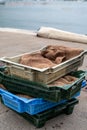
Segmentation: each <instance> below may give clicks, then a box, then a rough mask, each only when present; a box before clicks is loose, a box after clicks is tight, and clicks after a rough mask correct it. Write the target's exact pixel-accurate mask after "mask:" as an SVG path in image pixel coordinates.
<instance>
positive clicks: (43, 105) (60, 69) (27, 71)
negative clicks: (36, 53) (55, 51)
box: [0, 51, 86, 127]
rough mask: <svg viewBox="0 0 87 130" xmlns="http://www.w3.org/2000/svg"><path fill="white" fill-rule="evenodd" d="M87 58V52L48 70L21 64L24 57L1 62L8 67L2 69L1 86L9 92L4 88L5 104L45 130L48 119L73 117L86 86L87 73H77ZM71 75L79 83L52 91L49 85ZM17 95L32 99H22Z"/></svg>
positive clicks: (58, 87) (6, 59) (1, 94)
mask: <svg viewBox="0 0 87 130" xmlns="http://www.w3.org/2000/svg"><path fill="white" fill-rule="evenodd" d="M84 54H86V51H83V52H82V53H81V54H80V55H79V56H77V57H75V58H72V59H71V60H69V61H67V62H64V63H62V64H60V65H57V66H55V67H52V68H46V69H36V68H32V67H28V66H25V65H21V64H19V63H18V61H19V59H20V57H21V55H19V56H15V57H12V58H1V59H0V61H1V62H2V63H3V64H4V65H1V67H0V84H2V85H3V86H5V89H6V90H5V89H3V87H2V88H0V96H1V98H2V102H3V104H4V105H6V106H7V107H9V108H11V109H12V110H14V111H15V112H17V113H18V114H19V115H21V116H23V117H24V118H25V119H28V120H29V121H31V122H32V123H33V124H34V125H35V126H36V127H42V126H43V125H44V124H45V122H46V121H47V120H48V119H51V118H53V117H55V116H57V115H58V114H60V113H61V112H63V113H66V114H71V113H72V112H73V109H74V106H75V105H76V104H77V103H78V99H77V96H79V95H80V91H81V88H82V86H85V84H86V82H85V81H84V79H85V75H86V72H85V71H82V70H79V71H77V69H78V67H79V66H81V65H82V63H83V59H84ZM23 55H24V54H23ZM68 73H69V74H70V75H71V76H75V77H76V78H77V80H76V81H75V82H73V83H72V84H69V85H65V86H62V87H61V86H53V87H52V86H51V87H48V83H50V82H52V81H54V80H56V79H57V78H60V77H62V76H64V75H65V74H66V75H67V74H68ZM14 93H15V94H14ZM16 93H17V94H18V93H21V94H22V95H24V94H26V95H28V96H31V97H29V98H25V97H20V96H18V95H16Z"/></svg>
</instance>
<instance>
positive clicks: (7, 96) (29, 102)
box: [0, 89, 80, 115]
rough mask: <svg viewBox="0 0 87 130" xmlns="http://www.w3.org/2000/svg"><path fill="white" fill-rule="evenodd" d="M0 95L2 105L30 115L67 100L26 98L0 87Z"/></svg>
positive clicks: (77, 94)
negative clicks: (54, 100)
mask: <svg viewBox="0 0 87 130" xmlns="http://www.w3.org/2000/svg"><path fill="white" fill-rule="evenodd" d="M0 95H1V96H2V100H3V102H4V105H6V106H8V107H9V108H11V109H13V110H15V111H17V112H19V113H24V112H26V113H28V114H30V115H34V114H37V113H40V112H42V111H45V110H47V109H49V108H52V107H54V106H57V105H59V104H62V103H64V102H66V101H67V100H62V101H60V102H57V103H54V102H49V101H46V100H44V99H42V98H32V99H27V98H23V97H19V96H16V95H14V94H12V93H10V92H8V91H6V90H3V89H0ZM79 95H80V92H78V93H76V94H75V95H74V97H77V96H79ZM72 98H73V97H72Z"/></svg>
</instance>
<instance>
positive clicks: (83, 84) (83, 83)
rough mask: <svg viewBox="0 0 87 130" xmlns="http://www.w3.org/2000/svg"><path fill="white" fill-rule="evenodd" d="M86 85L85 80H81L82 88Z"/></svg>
mask: <svg viewBox="0 0 87 130" xmlns="http://www.w3.org/2000/svg"><path fill="white" fill-rule="evenodd" d="M86 85H87V81H86V80H83V82H82V88H84V87H85V86H86Z"/></svg>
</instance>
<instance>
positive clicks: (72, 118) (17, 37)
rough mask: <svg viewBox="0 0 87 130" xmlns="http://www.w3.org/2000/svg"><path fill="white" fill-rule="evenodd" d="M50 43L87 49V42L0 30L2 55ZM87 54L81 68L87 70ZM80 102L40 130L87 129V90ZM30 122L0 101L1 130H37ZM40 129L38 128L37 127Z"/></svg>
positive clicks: (11, 54)
mask: <svg viewBox="0 0 87 130" xmlns="http://www.w3.org/2000/svg"><path fill="white" fill-rule="evenodd" d="M48 44H57V45H65V46H70V47H79V48H83V49H86V50H87V44H81V43H74V42H64V41H58V40H52V39H51V40H50V39H44V38H39V37H36V36H35V35H29V34H28V35H27V34H19V33H18V34H17V33H11V32H10V33H8V32H0V57H2V56H14V55H18V54H21V53H25V52H29V51H34V50H36V49H40V48H41V47H43V46H45V45H48ZM86 59H87V56H85V59H84V63H83V66H82V67H81V68H80V69H83V70H87V60H86ZM79 101H80V102H79V104H78V105H76V106H75V109H74V112H73V114H71V115H68V116H66V115H64V114H63V115H60V116H58V117H56V118H54V119H51V120H49V121H47V122H46V124H45V126H44V127H43V128H40V129H39V130H49V129H50V130H58V129H60V130H73V129H74V130H87V92H86V91H84V90H82V91H81V96H80V97H79ZM36 129H37V128H35V127H34V126H33V125H32V124H31V123H30V122H28V121H26V120H25V119H23V118H22V117H20V116H19V115H17V114H16V113H14V112H13V111H12V110H10V109H8V108H6V107H5V106H3V105H2V104H1V103H0V130H36ZM37 130H38V129H37Z"/></svg>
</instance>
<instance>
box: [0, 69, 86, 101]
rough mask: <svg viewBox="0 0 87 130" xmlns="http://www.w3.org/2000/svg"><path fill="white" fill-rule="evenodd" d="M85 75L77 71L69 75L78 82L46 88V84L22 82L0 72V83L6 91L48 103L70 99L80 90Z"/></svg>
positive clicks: (22, 80)
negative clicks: (41, 99) (37, 98)
mask: <svg viewBox="0 0 87 130" xmlns="http://www.w3.org/2000/svg"><path fill="white" fill-rule="evenodd" d="M86 74H87V73H86V72H84V71H77V72H75V73H74V72H73V73H71V75H74V76H75V75H76V77H77V78H78V80H76V81H75V82H74V83H72V84H70V85H66V86H62V87H61V86H53V87H48V86H47V85H46V84H41V83H37V82H32V81H29V80H24V79H21V78H18V77H14V76H9V75H6V74H4V73H2V72H0V83H1V84H3V85H4V86H5V87H6V88H7V90H9V91H11V92H16V93H22V94H26V95H29V96H33V97H39V98H44V99H46V100H49V101H54V102H58V101H60V100H63V99H67V100H69V99H71V98H72V97H73V96H74V95H75V94H76V93H77V92H79V91H80V90H81V87H82V81H83V80H84V79H85V75H86Z"/></svg>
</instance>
